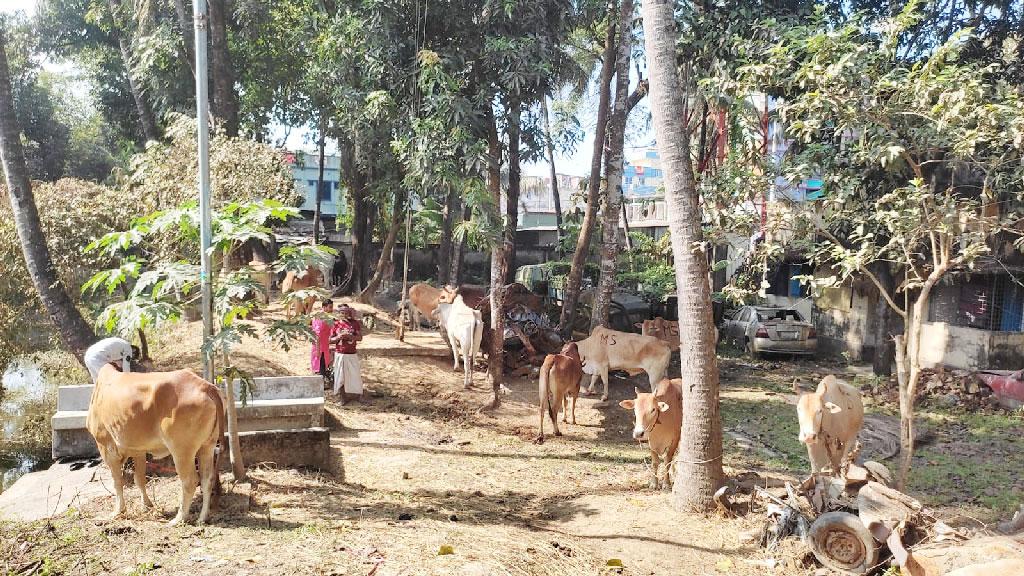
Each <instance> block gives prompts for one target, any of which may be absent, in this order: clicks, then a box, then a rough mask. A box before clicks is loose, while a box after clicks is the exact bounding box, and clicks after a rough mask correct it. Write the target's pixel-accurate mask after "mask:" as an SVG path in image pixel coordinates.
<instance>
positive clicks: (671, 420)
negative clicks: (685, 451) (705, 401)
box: [619, 378, 683, 490]
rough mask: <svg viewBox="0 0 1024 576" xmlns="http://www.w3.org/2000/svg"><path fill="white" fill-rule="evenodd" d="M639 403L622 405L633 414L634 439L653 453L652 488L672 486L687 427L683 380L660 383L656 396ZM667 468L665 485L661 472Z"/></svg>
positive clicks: (642, 394) (640, 395)
mask: <svg viewBox="0 0 1024 576" xmlns="http://www.w3.org/2000/svg"><path fill="white" fill-rule="evenodd" d="M633 390H634V391H635V392H636V399H635V400H623V401H622V402H619V406H622V407H623V408H625V409H626V410H632V411H633V438H635V439H637V440H639V441H641V442H642V441H644V440H646V441H647V444H648V447H649V448H650V450H651V472H652V474H653V477H652V478H651V488H654V489H655V490H657V489H658V488H659V487H661V486H665V487H666V488H667V487H670V486H672V482H671V480H672V479H671V474H672V461H673V459H674V458H675V456H676V450H677V449H678V448H679V432H680V429H681V427H682V425H683V381H682V380H681V379H679V378H673V379H672V380H669V379H667V378H666V379H664V380H662V381H661V382H660V383H658V387H657V389H656V390H655V391H654V393H653V394H649V393H646V392H641V391H640V389H639V388H634V389H633ZM662 462H664V464H665V482H664V484H660V477H659V474H658V468H659V466H660V464H661V463H662Z"/></svg>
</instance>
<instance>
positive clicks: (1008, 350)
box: [921, 322, 1024, 370]
mask: <svg viewBox="0 0 1024 576" xmlns="http://www.w3.org/2000/svg"><path fill="white" fill-rule="evenodd" d="M1022 355H1024V332H993V331H989V330H981V329H978V328H968V327H965V326H953V325H950V324H947V323H946V322H925V323H924V324H922V327H921V365H922V366H924V367H926V368H934V367H936V366H948V367H950V368H960V369H963V370H985V369H989V370H1019V369H1021V368H1022V367H1024V366H1022V360H1021V357H1022Z"/></svg>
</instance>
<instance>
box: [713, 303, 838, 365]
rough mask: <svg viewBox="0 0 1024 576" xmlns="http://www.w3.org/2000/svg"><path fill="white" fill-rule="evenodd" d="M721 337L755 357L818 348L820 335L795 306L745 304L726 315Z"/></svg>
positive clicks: (809, 351)
mask: <svg viewBox="0 0 1024 576" xmlns="http://www.w3.org/2000/svg"><path fill="white" fill-rule="evenodd" d="M721 332H722V339H723V340H727V341H729V342H731V343H732V344H734V345H736V346H742V347H743V349H744V350H746V351H747V353H748V354H750V355H751V356H754V357H755V358H756V357H758V356H760V355H761V354H764V353H776V354H807V355H812V354H814V353H815V352H817V350H818V334H817V332H816V331H815V330H814V326H812V325H811V323H810V322H807V321H806V320H804V318H803V316H801V315H800V312H798V311H796V310H794V309H792V308H771V307H766V306H744V307H742V308H740V309H739V310H737V311H736V313H735V314H734V315H733V316H732V317H731V318H727V319H726V320H725V322H724V324H723V326H722V330H721Z"/></svg>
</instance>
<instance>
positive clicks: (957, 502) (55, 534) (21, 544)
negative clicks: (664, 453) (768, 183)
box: [0, 325, 1024, 576]
mask: <svg viewBox="0 0 1024 576" xmlns="http://www.w3.org/2000/svg"><path fill="white" fill-rule="evenodd" d="M198 338H199V335H198V327H197V326H195V325H182V326H179V327H177V328H175V330H174V331H172V332H170V333H167V334H163V335H160V336H158V337H157V338H155V342H154V343H153V351H154V353H155V354H156V355H157V357H158V362H157V364H158V367H172V366H173V367H180V366H182V365H195V364H196V363H197V362H198V357H193V356H192V355H191V353H185V352H182V351H184V350H189V349H191V350H194V349H196V348H195V341H198ZM368 338H369V339H374V338H390V336H388V335H372V336H370V337H368ZM235 358H236V362H237V363H238V364H240V365H242V366H243V367H244V368H247V369H250V370H253V371H254V372H256V373H257V374H307V373H308V349H307V348H306V347H305V346H300V347H297V348H295V349H293V350H291V351H290V352H285V351H281V350H274V349H270V348H269V347H268V346H266V345H265V344H262V343H258V342H245V343H243V347H242V350H241V351H240V352H239V353H237V354H236V355H235ZM363 371H364V381H365V383H366V386H367V388H368V390H369V391H370V392H371V393H370V402H369V403H368V404H350V405H347V406H344V407H343V406H339V405H337V404H335V403H333V402H332V403H331V404H330V405H329V407H328V411H329V421H330V425H331V427H332V434H331V445H332V449H333V451H334V454H335V456H336V465H335V466H334V467H333V469H332V470H325V471H293V470H276V469H274V468H272V467H269V466H265V465H260V464H258V463H249V464H250V471H249V476H250V479H249V481H248V482H247V483H245V484H241V485H232V484H231V483H230V482H227V483H226V487H227V489H228V493H227V494H226V495H225V496H224V498H223V500H222V506H221V508H220V509H219V510H218V511H217V512H216V513H215V515H214V516H213V519H212V521H213V525H212V526H207V527H196V526H184V527H178V528H169V527H167V526H166V525H165V523H164V522H165V520H166V519H168V518H170V517H171V516H172V515H173V513H174V507H175V505H176V498H177V494H178V483H177V479H176V478H158V479H156V480H154V481H152V482H151V483H150V486H151V487H152V489H153V491H154V492H155V495H156V498H155V500H156V502H157V510H158V512H152V513H147V512H145V511H144V510H143V509H142V507H141V503H140V501H139V496H138V492H137V490H135V489H134V488H131V489H129V491H128V494H129V500H130V504H129V508H130V513H129V516H128V517H127V518H125V519H120V520H116V521H112V522H104V521H103V520H102V517H103V516H104V515H105V514H106V513H108V511H109V510H110V509H111V508H112V503H113V499H112V497H103V498H99V499H97V500H94V501H92V502H89V503H87V504H86V505H83V506H82V507H81V508H80V509H77V510H73V511H70V512H69V513H68V514H67V515H65V516H63V517H60V518H56V519H53V520H52V521H51V522H40V523H35V524H30V525H26V524H21V525H17V524H10V523H7V524H3V523H0V571H3V572H5V573H6V572H8V571H10V572H14V573H22V572H23V573H32V572H45V571H46V570H48V571H49V572H48V573H52V574H58V573H67V574H114V573H117V574H145V573H165V574H181V573H185V572H190V573H194V574H208V573H209V574H213V573H216V574H282V575H283V574H360V575H365V576H369V575H400V574H401V575H419V574H467V575H491V574H495V575H498V574H509V575H512V574H515V575H572V574H604V573H610V572H612V573H622V574H635V575H641V574H643V575H648V574H650V575H654V574H658V575H660V574H739V575H745V574H764V573H766V572H768V569H767V566H768V565H771V564H775V561H776V560H777V561H778V565H777V566H776V567H775V569H774V571H772V573H774V574H810V573H813V571H814V566H812V565H809V564H803V565H799V566H797V565H795V563H794V562H793V561H791V560H789V559H788V558H787V555H786V554H781V553H776V554H775V555H772V554H768V553H766V552H764V551H763V550H761V549H759V548H758V547H757V546H756V544H754V543H753V542H752V541H751V537H750V535H752V534H754V533H756V531H757V530H759V528H760V526H761V523H762V522H763V514H758V513H755V514H751V515H749V516H746V517H740V518H731V519H726V518H723V517H720V516H717V515H699V514H683V513H680V512H676V511H675V510H673V508H672V507H671V503H670V499H671V495H670V494H669V493H667V492H656V491H653V490H651V489H650V488H648V485H647V482H648V478H649V472H648V469H647V459H646V458H645V456H646V454H645V451H644V450H643V449H642V448H641V447H640V446H638V445H637V443H636V442H635V441H632V440H631V439H630V434H629V430H630V428H631V426H632V414H631V412H627V411H625V410H623V409H621V408H619V407H618V405H617V402H618V401H619V400H621V399H624V398H626V397H631V396H632V393H633V385H634V382H631V381H628V380H626V379H624V378H615V379H613V384H612V387H611V392H612V401H611V402H610V403H609V404H608V405H606V406H599V405H597V401H596V399H594V398H584V399H581V400H580V402H579V406H578V408H577V421H578V424H577V425H571V424H569V425H563V428H562V430H563V433H564V434H565V435H564V436H562V437H551V436H548V439H547V441H546V442H545V443H544V444H543V445H537V444H534V443H533V438H534V436H535V435H536V426H537V419H538V415H537V407H536V395H537V392H536V381H535V380H533V379H531V378H521V379H513V380H511V381H510V382H508V388H509V391H508V393H506V394H504V395H503V396H502V404H501V407H500V408H499V409H498V410H496V411H493V412H481V411H479V408H480V407H481V406H483V405H484V404H485V403H486V402H487V400H488V399H489V397H490V390H489V388H488V387H487V385H486V377H485V375H484V374H483V373H482V372H480V371H478V372H477V373H476V374H475V383H476V385H475V388H474V389H473V390H471V391H463V390H462V389H461V383H462V376H461V373H455V372H453V371H452V366H451V361H450V360H448V359H444V358H428V357H416V358H412V357H372V356H370V357H365V358H364V359H363ZM829 372H840V373H842V374H844V375H845V377H846V378H848V379H851V380H854V381H857V380H858V379H859V378H864V375H863V371H857V370H856V369H849V368H846V367H844V366H841V365H838V364H829V363H811V362H790V361H778V362H775V361H770V362H757V363H754V362H751V361H749V360H745V359H741V358H732V357H724V358H723V359H722V385H723V390H722V416H723V427H724V429H725V433H726V436H725V445H726V446H725V448H726V458H725V463H726V465H727V473H729V474H732V475H735V474H737V473H739V472H743V471H751V470H753V471H757V472H758V473H760V474H761V476H762V477H764V478H773V479H775V480H776V481H777V480H786V479H790V480H792V479H795V478H796V477H797V476H799V475H801V474H803V471H804V470H806V469H807V464H806V460H805V453H804V451H803V448H802V446H800V444H799V443H798V441H797V438H796V436H797V425H796V415H795V410H794V408H793V406H792V402H793V400H794V398H793V396H792V394H791V383H792V381H793V379H794V378H800V379H801V380H803V381H805V382H807V383H811V382H813V381H816V379H817V378H820V376H821V375H823V374H825V373H829ZM642 378H643V377H641V379H642ZM869 408H870V409H871V410H872V411H873V412H876V414H873V415H872V417H873V418H875V420H872V422H875V423H876V424H875V425H876V426H877V427H879V428H885V427H887V426H890V425H891V419H892V417H891V416H890V415H887V414H886V412H887V410H888V408H887V407H885V406H873V407H869ZM887 419H888V420H887ZM923 419H924V420H925V421H927V422H929V425H930V426H932V428H934V429H935V430H936V433H935V434H934V436H936V437H937V438H938V440H937V441H936V442H935V443H933V444H932V445H931V446H929V447H927V448H925V449H923V453H924V454H925V456H924V457H923V459H922V462H921V466H922V468H923V470H925V471H926V472H927V471H928V470H929V469H930V468H932V467H933V466H932V464H930V463H929V460H928V458H929V456H928V454H932V456H931V458H932V461H935V460H934V459H935V458H938V457H939V456H941V455H945V454H947V453H948V452H949V450H950V449H951V448H952V447H954V446H955V447H956V450H958V451H959V454H958V457H959V458H961V459H962V460H963V461H962V462H958V468H957V470H960V469H961V468H962V467H969V466H970V463H971V459H975V460H977V461H978V462H987V463H988V464H987V465H988V466H990V467H993V468H999V470H997V471H994V472H993V473H998V474H1002V475H1005V476H1006V477H1008V478H1012V480H1011V481H1010V484H1009V486H1010V488H1008V490H1009V494H1010V495H1009V496H1008V497H1007V496H1005V495H1004V497H1002V499H1000V500H999V501H995V502H989V501H985V500H984V499H983V497H984V495H983V494H971V493H969V490H970V486H971V484H970V482H966V483H965V482H962V481H960V482H958V481H956V480H954V479H950V478H948V477H947V476H945V475H943V474H941V473H937V471H936V473H934V474H922V477H925V479H924V480H922V482H924V484H921V483H919V485H918V486H915V487H914V490H912V491H911V492H912V493H914V495H915V496H918V497H920V498H922V499H923V500H925V503H926V504H932V505H936V506H939V507H940V510H941V512H942V514H943V515H944V516H945V517H947V518H951V519H953V521H954V522H955V521H956V518H959V519H960V523H961V524H963V523H969V522H975V520H973V519H977V521H978V522H991V521H993V520H994V519H995V518H997V517H998V516H999V515H1000V514H1004V513H1005V509H1008V508H1012V507H1015V505H1016V504H1018V503H1020V502H1021V501H1022V498H1021V484H1020V483H1017V484H1014V483H1013V481H1014V480H1016V479H1017V478H1024V474H1022V472H1024V470H1022V469H1021V468H1022V467H1024V463H1022V462H1020V460H1021V459H1019V458H1009V459H999V460H998V461H992V460H991V459H990V458H987V457H985V456H984V455H983V452H984V450H983V449H982V448H981V447H982V446H983V445H984V443H986V442H988V443H991V442H992V439H993V438H994V437H998V438H999V442H1000V444H999V445H998V447H997V448H998V449H999V450H1007V451H1009V450H1018V452H1017V453H1018V454H1019V449H1020V448H1024V446H1022V445H1021V438H1022V437H1024V435H1022V434H1021V432H1024V425H1022V423H1021V419H1020V417H1019V415H1006V414H1004V415H993V416H992V418H983V419H981V420H978V421H977V422H973V421H968V422H967V423H966V424H965V423H964V421H963V420H962V419H957V418H956V417H955V416H951V415H948V414H947V415H943V414H938V415H936V414H933V413H930V412H927V411H926V412H925V414H924V416H923ZM943 419H947V420H943ZM972 422H973V423H972ZM547 426H548V432H549V433H550V427H549V425H547ZM951 427H952V428H951ZM957 427H961V428H964V429H963V430H961V433H959V434H958V435H957V434H952V433H951V432H949V430H950V429H959V428H957ZM971 442H975V444H971ZM965 445H967V446H973V447H974V448H975V450H974V451H973V453H971V450H970V449H968V448H964V446H965ZM884 449H885V448H884V443H882V444H879V445H878V446H877V447H868V454H867V455H868V456H869V457H870V456H872V454H870V451H871V450H878V451H884ZM884 455H885V454H879V455H877V456H884ZM950 457H951V458H952V457H953V456H950ZM889 463H890V464H891V462H889ZM227 478H228V476H227V475H225V479H227ZM929 482H932V483H934V484H935V486H942V487H943V488H944V492H943V491H938V490H933V489H932V484H929ZM950 484H952V486H950ZM936 496H938V497H936ZM198 503H199V500H198V498H197V500H196V502H195V503H194V506H193V511H194V512H195V511H196V510H197V507H198ZM445 547H450V551H451V552H452V553H450V554H439V552H440V551H442V549H443V548H444V551H446V552H447V551H449V550H448V549H447V548H445ZM615 560H619V561H621V564H622V568H621V569H619V568H609V567H608V566H607V565H608V563H609V561H613V562H612V563H614V561H615Z"/></svg>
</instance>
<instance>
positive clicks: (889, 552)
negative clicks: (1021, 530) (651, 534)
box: [716, 462, 1024, 576]
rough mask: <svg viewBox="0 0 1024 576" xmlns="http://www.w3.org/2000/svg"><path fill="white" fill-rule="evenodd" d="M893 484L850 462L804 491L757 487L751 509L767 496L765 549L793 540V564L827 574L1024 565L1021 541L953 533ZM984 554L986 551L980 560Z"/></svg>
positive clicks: (912, 575) (725, 499)
mask: <svg viewBox="0 0 1024 576" xmlns="http://www.w3.org/2000/svg"><path fill="white" fill-rule="evenodd" d="M891 481H892V479H891V476H890V474H889V471H888V470H887V469H886V468H885V466H883V465H881V464H879V463H877V462H866V463H865V464H864V466H863V467H862V466H857V465H856V464H852V463H851V464H849V467H848V469H847V472H846V474H845V475H842V476H840V477H833V476H825V475H812V476H810V477H808V478H807V479H806V480H805V481H804V482H803V483H802V484H801V485H800V486H798V487H794V486H792V485H791V484H789V483H788V482H787V483H785V486H784V488H785V492H784V493H782V494H776V493H773V491H772V490H768V489H765V488H761V487H755V488H754V491H753V494H754V495H753V496H752V499H751V504H750V506H751V507H753V505H754V502H755V500H756V499H758V498H761V499H763V500H764V503H765V510H766V519H765V524H764V527H763V529H762V531H761V533H760V544H761V546H762V547H764V548H766V550H767V551H768V552H775V553H776V554H778V553H779V552H780V551H781V549H780V544H781V542H782V541H783V540H785V539H786V538H788V537H790V536H795V537H797V538H799V540H800V541H801V542H803V544H805V545H806V548H805V549H803V550H805V551H803V552H797V556H800V558H792V559H790V561H791V563H795V564H797V565H806V561H807V559H808V558H809V557H810V556H811V555H813V557H814V559H816V560H817V561H818V562H819V563H820V564H821V565H823V566H825V567H826V569H827V570H825V571H824V572H827V573H833V572H832V571H835V572H840V573H846V574H875V573H881V572H884V571H885V570H886V567H887V566H898V567H899V569H900V572H899V573H900V574H903V575H905V576H939V575H941V574H946V573H947V572H949V571H950V570H953V569H956V568H961V567H965V566H972V565H975V564H976V563H977V562H979V561H993V560H999V559H1013V560H1012V561H1013V562H1020V566H1022V567H1024V542H1022V541H1021V539H1020V537H1016V538H1014V537H1002V536H999V537H991V536H989V537H982V536H984V535H983V534H980V533H978V534H975V533H971V532H968V531H967V530H965V529H962V528H961V529H954V528H952V527H950V526H949V525H947V524H946V523H944V522H942V521H941V520H939V519H937V518H936V517H935V516H934V515H933V514H932V513H931V511H929V510H928V509H927V508H925V507H924V506H922V504H921V503H920V502H918V501H917V500H915V499H913V498H911V497H910V496H907V495H906V494H904V493H902V492H900V491H898V490H896V489H894V488H891V487H890V486H889V483H890V482H891ZM730 492H731V493H732V495H733V496H734V497H735V494H736V493H737V492H741V493H745V492H743V491H737V490H735V489H732V490H730V489H728V488H724V489H723V490H721V491H720V493H719V494H718V495H716V500H718V501H719V503H720V506H723V507H724V506H725V505H728V504H729V496H730ZM774 492H777V491H774ZM801 496H802V497H803V498H802V499H801V498H800V497H801ZM733 506H734V505H733ZM787 550H790V551H791V550H792V547H788V548H787ZM979 550H984V551H986V553H985V554H984V555H983V556H980V557H978V555H977V551H979ZM805 556H806V557H807V558H805ZM771 562H772V563H773V564H774V563H775V562H777V561H776V560H774V559H773V560H771ZM1015 573H1016V572H1015Z"/></svg>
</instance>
